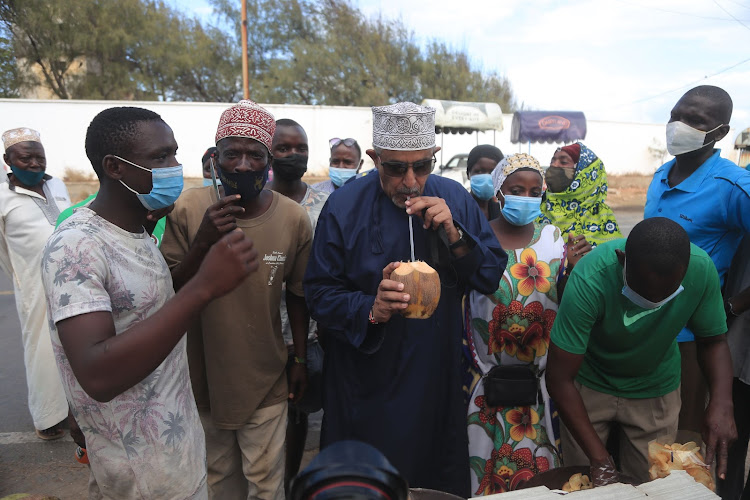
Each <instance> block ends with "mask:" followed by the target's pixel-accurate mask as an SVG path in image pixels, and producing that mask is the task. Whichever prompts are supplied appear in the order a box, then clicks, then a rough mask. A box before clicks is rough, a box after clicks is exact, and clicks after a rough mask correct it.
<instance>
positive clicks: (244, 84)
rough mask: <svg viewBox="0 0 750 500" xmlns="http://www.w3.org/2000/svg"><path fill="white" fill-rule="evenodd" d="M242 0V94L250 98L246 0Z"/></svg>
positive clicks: (245, 97)
mask: <svg viewBox="0 0 750 500" xmlns="http://www.w3.org/2000/svg"><path fill="white" fill-rule="evenodd" d="M241 1H242V95H243V98H244V99H250V83H249V82H248V79H249V76H248V64H247V0H241Z"/></svg>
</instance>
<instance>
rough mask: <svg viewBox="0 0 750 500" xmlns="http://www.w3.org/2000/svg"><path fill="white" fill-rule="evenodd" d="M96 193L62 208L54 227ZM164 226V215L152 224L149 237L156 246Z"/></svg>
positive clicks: (90, 199)
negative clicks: (151, 231)
mask: <svg viewBox="0 0 750 500" xmlns="http://www.w3.org/2000/svg"><path fill="white" fill-rule="evenodd" d="M96 194H97V193H94V194H92V195H91V196H89V197H88V198H86V199H85V200H83V201H79V202H78V203H76V204H75V205H71V206H69V207H68V208H66V209H65V210H63V211H62V212H60V215H59V216H58V217H57V224H56V225H55V227H57V226H59V225H60V224H61V223H62V221H64V220H65V219H67V218H68V217H70V216H71V215H73V212H74V211H75V209H76V208H79V207H87V206H88V205H89V203H91V202H92V201H94V198H96ZM166 226H167V218H166V217H162V218H161V219H159V220H158V221H156V226H154V232H153V233H151V239H152V240H154V243H156V246H157V247H159V246H161V240H162V238H163V237H164V229H165V228H166Z"/></svg>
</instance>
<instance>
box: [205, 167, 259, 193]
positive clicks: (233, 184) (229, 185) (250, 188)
mask: <svg viewBox="0 0 750 500" xmlns="http://www.w3.org/2000/svg"><path fill="white" fill-rule="evenodd" d="M268 168H269V167H268V166H266V168H264V169H263V170H258V171H257V172H256V171H255V170H250V171H248V172H225V171H224V170H223V169H221V168H218V169H216V170H217V172H218V174H219V179H221V185H222V186H224V195H225V196H229V195H233V194H239V195H240V197H241V198H242V201H247V200H252V199H253V198H256V197H257V196H258V195H259V194H260V192H261V191H263V187H264V186H265V185H266V182H268Z"/></svg>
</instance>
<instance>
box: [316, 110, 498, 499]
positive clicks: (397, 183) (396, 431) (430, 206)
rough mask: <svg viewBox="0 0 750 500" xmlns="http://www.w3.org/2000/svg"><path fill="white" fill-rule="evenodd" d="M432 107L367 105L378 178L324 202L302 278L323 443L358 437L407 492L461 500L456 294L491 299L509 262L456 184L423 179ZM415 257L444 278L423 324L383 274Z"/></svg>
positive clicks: (465, 475)
mask: <svg viewBox="0 0 750 500" xmlns="http://www.w3.org/2000/svg"><path fill="white" fill-rule="evenodd" d="M439 149H440V148H438V147H436V146H435V110H434V109H432V108H428V107H422V106H418V105H416V104H413V103H407V102H404V103H398V104H394V105H391V106H383V107H376V108H373V149H370V150H368V151H367V154H368V156H370V158H372V160H373V161H374V162H375V166H376V168H377V173H378V175H368V176H366V177H363V178H361V179H356V180H354V181H352V182H350V183H347V184H346V185H344V186H343V187H342V188H340V189H338V190H336V191H335V192H334V193H333V194H332V195H331V197H330V198H329V199H328V202H327V204H326V206H325V207H324V208H323V211H322V212H321V214H320V217H319V219H318V227H317V232H316V236H315V239H314V243H313V249H312V253H311V254H310V259H309V261H308V268H307V273H306V275H305V280H304V286H305V297H306V298H307V301H308V305H309V307H310V311H311V313H312V316H313V318H315V319H316V320H317V321H318V325H319V327H320V329H321V331H322V336H321V338H322V342H324V348H325V350H326V357H325V361H324V369H323V377H324V381H323V408H324V410H325V417H324V421H323V429H322V435H321V446H323V447H325V446H326V445H329V444H331V443H333V442H336V441H340V440H345V439H356V440H361V441H365V442H367V443H370V444H372V445H373V446H375V447H376V448H378V449H379V450H381V451H382V452H383V453H384V454H385V455H386V457H388V460H389V461H391V462H392V463H393V465H394V466H395V467H396V468H397V469H398V470H399V471H400V472H401V474H402V475H403V476H404V477H405V478H406V479H407V480H408V482H409V485H410V486H412V487H423V488H432V489H437V490H442V491H447V492H451V493H455V494H458V495H462V496H463V497H467V496H468V495H469V463H468V453H467V446H468V443H467V435H466V409H465V407H464V405H463V397H462V392H461V370H460V368H461V332H462V314H461V297H462V295H463V293H464V292H465V291H466V290H467V289H469V288H473V289H476V290H479V291H480V292H482V293H492V292H493V291H494V290H496V289H497V284H498V282H499V280H500V277H501V276H502V273H503V270H504V268H505V264H506V262H507V256H506V254H505V252H504V251H503V250H502V248H501V247H500V245H499V243H498V242H497V239H496V238H495V236H494V234H493V232H492V230H491V229H490V227H489V224H488V223H487V220H486V219H485V218H484V216H483V215H482V212H481V211H480V210H479V208H478V206H477V204H476V202H475V201H474V200H473V199H472V198H471V196H470V195H469V193H468V192H467V191H466V190H465V189H464V188H463V187H462V186H461V185H459V184H458V183H456V182H454V181H452V180H450V179H444V178H442V177H439V176H433V175H430V172H432V169H433V168H434V165H435V156H434V155H435V153H436V152H437V151H439ZM410 225H412V229H413V248H414V250H413V255H414V258H415V259H417V260H423V261H427V262H428V263H429V264H430V265H431V266H432V267H433V268H435V270H436V271H437V272H438V274H439V275H440V280H441V283H442V294H441V297H440V302H439V304H438V307H437V310H436V311H435V313H434V314H433V315H432V317H430V318H429V319H426V320H417V319H407V318H404V317H403V316H402V315H401V314H400V313H401V312H402V311H403V310H404V309H405V308H406V306H407V303H408V301H409V296H408V294H405V293H404V292H403V285H402V284H401V283H398V282H396V281H393V280H391V279H390V277H391V273H392V272H393V271H394V270H395V269H396V268H397V267H398V266H399V262H400V261H408V260H410V259H411V254H412V250H411V247H410Z"/></svg>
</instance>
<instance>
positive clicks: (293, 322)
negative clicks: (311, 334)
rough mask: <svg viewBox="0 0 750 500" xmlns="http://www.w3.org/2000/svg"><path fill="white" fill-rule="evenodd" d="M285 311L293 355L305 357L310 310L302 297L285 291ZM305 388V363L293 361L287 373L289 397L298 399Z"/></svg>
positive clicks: (294, 399) (293, 399)
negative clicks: (290, 333)
mask: <svg viewBox="0 0 750 500" xmlns="http://www.w3.org/2000/svg"><path fill="white" fill-rule="evenodd" d="M286 311H287V314H288V315H289V326H290V327H291V329H292V341H293V342H294V356H295V357H298V358H301V359H304V360H306V359H307V333H308V329H309V328H310V312H309V311H308V310H307V303H306V302H305V298H304V297H299V296H297V295H294V294H293V293H291V292H290V291H289V290H288V289H287V291H286ZM305 389H307V365H305V364H302V363H296V362H295V363H294V364H293V365H292V369H291V372H290V374H289V399H291V400H292V401H295V402H296V401H299V399H300V398H302V396H303V395H304V394H305Z"/></svg>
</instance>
